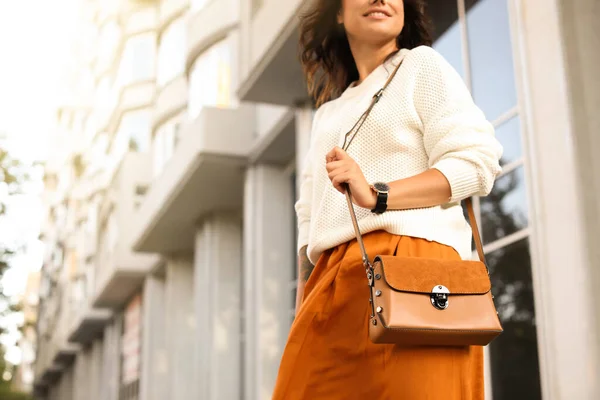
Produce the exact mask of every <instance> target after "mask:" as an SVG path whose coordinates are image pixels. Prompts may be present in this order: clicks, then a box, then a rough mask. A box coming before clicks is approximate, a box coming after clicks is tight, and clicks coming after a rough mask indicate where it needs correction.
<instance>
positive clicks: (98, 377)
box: [88, 339, 106, 400]
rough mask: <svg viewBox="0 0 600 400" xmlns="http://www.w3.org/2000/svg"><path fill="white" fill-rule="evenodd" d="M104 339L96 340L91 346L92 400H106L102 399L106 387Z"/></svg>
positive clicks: (90, 395)
mask: <svg viewBox="0 0 600 400" xmlns="http://www.w3.org/2000/svg"><path fill="white" fill-rule="evenodd" d="M103 353H104V343H103V339H98V340H94V342H93V343H92V344H91V354H90V356H91V360H90V361H91V362H90V388H89V390H90V393H89V396H88V399H90V400H104V399H103V398H102V393H101V391H102V387H103V386H104V385H106V382H105V380H104V374H103V372H104V371H103V367H102V364H103Z"/></svg>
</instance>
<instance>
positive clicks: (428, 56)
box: [403, 46, 448, 67]
mask: <svg viewBox="0 0 600 400" xmlns="http://www.w3.org/2000/svg"><path fill="white" fill-rule="evenodd" d="M403 63H404V64H406V65H410V66H414V67H423V66H427V65H445V64H447V63H448V62H447V61H446V59H445V58H444V56H442V55H441V54H440V53H439V52H438V51H437V50H435V49H434V48H432V47H430V46H418V47H415V48H414V49H411V50H405V52H404V58H403Z"/></svg>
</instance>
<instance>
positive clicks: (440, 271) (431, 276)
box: [375, 256, 492, 295]
mask: <svg viewBox="0 0 600 400" xmlns="http://www.w3.org/2000/svg"><path fill="white" fill-rule="evenodd" d="M378 261H379V262H381V264H382V265H381V266H382V268H381V270H382V271H383V278H384V279H385V281H386V282H387V284H388V285H390V286H391V287H392V288H393V289H395V290H398V291H402V292H413V293H424V294H428V293H431V291H432V289H433V288H434V287H435V286H438V285H444V286H445V287H447V288H448V290H449V291H450V295H453V294H485V293H487V292H489V291H490V290H491V287H492V285H491V282H490V277H489V275H488V272H487V269H486V267H485V265H484V264H483V263H482V262H481V261H464V260H444V259H431V258H418V257H397V256H377V257H376V258H375V262H378Z"/></svg>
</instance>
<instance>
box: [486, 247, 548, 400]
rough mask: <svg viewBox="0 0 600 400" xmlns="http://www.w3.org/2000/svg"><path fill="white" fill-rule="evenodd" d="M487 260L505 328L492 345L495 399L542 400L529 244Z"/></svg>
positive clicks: (500, 250) (498, 251)
mask: <svg viewBox="0 0 600 400" xmlns="http://www.w3.org/2000/svg"><path fill="white" fill-rule="evenodd" d="M487 260H488V263H489V267H490V273H491V279H492V291H493V292H494V296H495V302H496V307H497V309H498V315H499V316H500V320H501V322H502V326H503V328H504V332H503V333H502V334H501V335H500V336H499V337H498V338H497V339H495V340H494V341H493V342H492V343H491V344H490V346H489V349H490V355H491V370H492V385H493V397H494V400H540V399H541V398H542V396H541V391H540V380H539V364H538V351H537V334H536V330H537V327H536V319H535V309H534V301H533V283H532V276H531V262H530V254H529V242H528V240H527V239H524V240H521V241H518V242H516V243H513V244H511V245H509V246H507V247H504V248H501V249H498V250H496V251H494V252H492V253H490V254H488V256H487Z"/></svg>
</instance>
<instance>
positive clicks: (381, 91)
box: [373, 88, 383, 103]
mask: <svg viewBox="0 0 600 400" xmlns="http://www.w3.org/2000/svg"><path fill="white" fill-rule="evenodd" d="M382 94H383V88H381V89H379V90H378V91H377V92H376V93H375V94H374V95H373V99H374V100H375V103H377V102H378V101H379V99H381V95H382Z"/></svg>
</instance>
